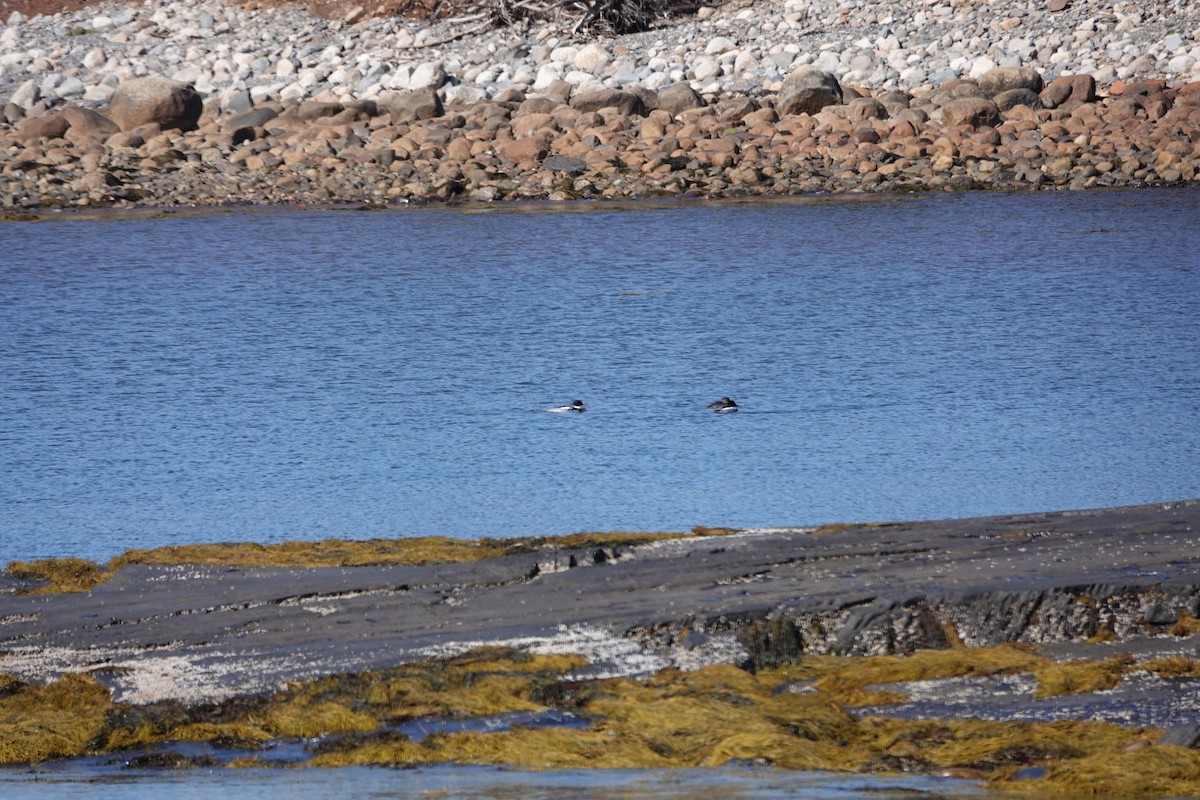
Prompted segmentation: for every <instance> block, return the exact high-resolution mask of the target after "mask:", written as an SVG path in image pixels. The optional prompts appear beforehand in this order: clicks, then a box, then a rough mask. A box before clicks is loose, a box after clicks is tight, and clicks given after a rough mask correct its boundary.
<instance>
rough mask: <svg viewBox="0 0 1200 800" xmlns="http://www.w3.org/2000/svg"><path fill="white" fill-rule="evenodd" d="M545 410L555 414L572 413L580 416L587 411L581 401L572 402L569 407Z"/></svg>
mask: <svg viewBox="0 0 1200 800" xmlns="http://www.w3.org/2000/svg"><path fill="white" fill-rule="evenodd" d="M546 410H547V411H553V412H555V413H561V412H563V411H574V412H576V413H579V414H582V413H583V412H584V411H587V406H586V405H584V403H583V401H582V400H572V401H571V405H569V406H555V407H554V408H547V409H546Z"/></svg>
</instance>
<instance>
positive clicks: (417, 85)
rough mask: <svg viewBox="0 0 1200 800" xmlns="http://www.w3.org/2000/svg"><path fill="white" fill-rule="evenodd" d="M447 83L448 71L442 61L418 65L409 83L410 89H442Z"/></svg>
mask: <svg viewBox="0 0 1200 800" xmlns="http://www.w3.org/2000/svg"><path fill="white" fill-rule="evenodd" d="M445 82H446V71H445V69H444V68H443V67H442V63H441V62H440V61H426V62H424V63H421V64H418V65H417V67H416V69H414V70H413V72H412V77H411V78H410V79H409V81H408V88H410V89H440V88H442V84H444V83H445Z"/></svg>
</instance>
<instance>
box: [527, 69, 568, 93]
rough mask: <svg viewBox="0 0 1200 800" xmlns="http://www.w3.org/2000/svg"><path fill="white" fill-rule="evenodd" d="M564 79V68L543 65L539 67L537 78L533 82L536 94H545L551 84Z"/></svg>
mask: <svg viewBox="0 0 1200 800" xmlns="http://www.w3.org/2000/svg"><path fill="white" fill-rule="evenodd" d="M561 79H562V68H561V67H559V65H558V64H542V66H540V67H538V71H537V77H536V78H535V79H534V81H533V90H534V91H535V92H544V91H546V89H548V88H550V84H552V83H554V82H555V81H557V80H561Z"/></svg>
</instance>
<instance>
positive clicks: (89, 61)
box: [83, 47, 108, 69]
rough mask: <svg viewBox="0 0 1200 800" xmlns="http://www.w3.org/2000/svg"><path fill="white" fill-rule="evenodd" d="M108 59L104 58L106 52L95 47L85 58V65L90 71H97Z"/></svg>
mask: <svg viewBox="0 0 1200 800" xmlns="http://www.w3.org/2000/svg"><path fill="white" fill-rule="evenodd" d="M107 60H108V59H107V58H105V56H104V51H103V50H101V49H100V48H99V47H93V48H92V49H91V50H89V51H88V52H87V55H85V56H84V57H83V65H84V66H85V67H87V68H88V69H97V68H99V67H102V66H104V62H105V61H107Z"/></svg>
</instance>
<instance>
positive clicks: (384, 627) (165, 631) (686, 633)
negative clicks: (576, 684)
mask: <svg viewBox="0 0 1200 800" xmlns="http://www.w3.org/2000/svg"><path fill="white" fill-rule="evenodd" d="M1198 545H1200V500H1188V501H1181V502H1174V503H1165V504H1156V505H1146V506H1137V507H1129V508H1118V509H1108V510H1096V511H1075V512H1058V513H1039V514H1028V515H1018V516H1006V517H988V518H979V519H968V520H950V521H935V522H907V523H894V524H886V525H873V526H866V525H864V526H848V527H844V528H833V529H831V528H826V529H821V530H820V531H819V532H814V531H813V530H810V529H780V530H770V531H745V532H742V533H739V534H736V535H732V536H728V537H716V538H686V539H681V540H670V541H665V542H660V543H657V544H654V545H647V546H641V547H636V548H630V549H625V550H622V549H617V550H611V549H606V550H590V551H589V550H559V551H553V552H547V553H543V554H539V555H519V556H508V557H504V558H495V559H489V560H485V561H481V562H476V563H467V564H438V565H429V566H419V567H410V566H392V567H356V568H320V569H238V568H228V567H192V566H177V567H151V566H132V567H125V568H123V569H121V570H120V572H118V574H117V575H116V576H115V577H114V578H113V579H112V580H111V581H109V582H107V583H105V584H103V585H101V586H98V587H96V588H95V589H93V590H92V591H91V592H88V593H84V594H64V595H51V596H38V597H32V596H12V595H10V596H4V597H0V673H10V674H14V675H17V676H19V677H21V678H23V679H26V680H39V681H41V680H47V679H51V678H54V677H56V676H57V675H59V674H62V673H63V672H70V671H81V670H82V671H89V672H91V673H92V674H94V675H95V676H96V677H97V678H99V679H100V680H102V681H104V682H105V683H107V684H108V685H109V686H110V687H111V688H112V689H113V690H114V695H115V699H116V700H118V701H126V702H134V703H139V702H150V701H154V700H158V699H166V698H171V699H175V700H180V701H183V702H186V703H198V702H203V701H208V700H215V699H220V698H222V697H228V696H231V695H238V694H246V693H258V692H263V691H267V690H271V689H274V688H277V687H279V686H280V685H282V684H283V682H285V681H288V680H301V679H311V678H315V677H318V676H321V675H327V674H333V673H338V672H349V671H360V670H367V669H376V668H382V667H388V666H393V665H396V664H400V663H405V662H408V661H413V660H416V659H420V658H426V657H429V656H438V655H448V654H454V653H458V652H462V651H465V650H468V649H471V648H474V647H478V646H480V645H485V644H506V645H515V646H518V647H524V648H528V649H532V650H536V651H538V652H575V653H581V654H583V655H585V656H586V657H587V658H588V659H589V662H590V666H589V667H588V668H587V670H586V672H585V673H584V675H585V676H587V677H597V676H602V675H622V674H625V675H628V674H640V673H647V672H653V671H655V670H658V669H661V668H663V667H666V666H672V665H675V666H681V667H685V668H686V667H689V666H699V665H703V664H707V663H716V662H733V663H737V664H741V665H744V666H749V667H751V668H754V667H758V666H767V665H772V664H775V663H779V662H783V661H787V660H789V659H792V658H794V657H795V656H796V655H798V654H800V653H837V654H857V655H864V654H881V653H904V652H909V651H913V650H916V649H920V648H939V647H946V646H948V645H949V644H951V643H956V640H958V641H961V642H962V643H964V644H966V645H969V646H982V645H990V644H997V643H1000V642H1029V643H1034V644H1039V645H1044V646H1046V647H1058V648H1060V649H1059V651H1058V652H1059V653H1062V654H1067V653H1068V649H1069V648H1070V647H1072V646H1076V647H1078V646H1082V645H1080V644H1079V643H1082V642H1084V641H1086V640H1089V639H1092V640H1106V641H1109V642H1118V643H1119V645H1118V646H1119V647H1121V648H1122V649H1123V650H1124V651H1129V652H1147V653H1148V652H1154V653H1157V654H1162V653H1185V652H1186V653H1190V654H1191V655H1193V656H1194V655H1195V650H1196V646H1195V642H1194V637H1190V638H1178V637H1176V636H1172V635H1170V633H1169V631H1170V630H1171V629H1172V627H1173V626H1175V625H1176V624H1177V623H1178V622H1179V620H1181V619H1189V618H1191V617H1196V616H1200V557H1198V556H1197V554H1198V553H1200V548H1198ZM1073 643H1074V644H1073ZM1102 646H1110V647H1111V646H1113V645H1096V644H1090V645H1087V647H1090V648H1095V647H1102ZM1063 648H1068V649H1063ZM1189 648H1190V649H1189Z"/></svg>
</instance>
